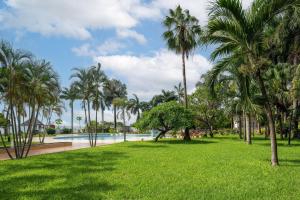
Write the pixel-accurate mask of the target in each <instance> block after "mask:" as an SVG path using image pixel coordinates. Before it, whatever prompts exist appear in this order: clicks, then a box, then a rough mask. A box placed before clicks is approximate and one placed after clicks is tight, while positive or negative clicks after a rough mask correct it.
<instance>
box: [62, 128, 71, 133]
mask: <svg viewBox="0 0 300 200" xmlns="http://www.w3.org/2000/svg"><path fill="white" fill-rule="evenodd" d="M61 133H62V134H71V133H72V129H70V128H63V129H62V131H61Z"/></svg>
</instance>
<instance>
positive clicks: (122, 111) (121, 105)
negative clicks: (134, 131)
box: [112, 98, 130, 142]
mask: <svg viewBox="0 0 300 200" xmlns="http://www.w3.org/2000/svg"><path fill="white" fill-rule="evenodd" d="M112 104H113V105H114V106H115V107H116V108H117V110H119V111H118V113H117V118H118V119H121V120H123V126H124V128H123V131H124V133H123V135H124V142H125V141H126V130H125V127H126V119H128V120H130V113H129V111H128V109H127V106H128V102H127V99H125V98H115V99H114V100H113V102H112Z"/></svg>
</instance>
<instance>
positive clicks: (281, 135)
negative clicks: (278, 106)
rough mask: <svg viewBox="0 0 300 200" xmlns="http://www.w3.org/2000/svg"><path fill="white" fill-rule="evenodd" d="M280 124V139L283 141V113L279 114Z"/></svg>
mask: <svg viewBox="0 0 300 200" xmlns="http://www.w3.org/2000/svg"><path fill="white" fill-rule="evenodd" d="M278 123H279V128H280V139H281V140H283V132H284V131H283V125H282V116H281V113H280V112H278Z"/></svg>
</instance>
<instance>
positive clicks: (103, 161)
mask: <svg viewBox="0 0 300 200" xmlns="http://www.w3.org/2000/svg"><path fill="white" fill-rule="evenodd" d="M127 157H128V156H127V155H126V154H125V153H123V152H116V151H99V150H97V149H89V150H81V151H70V152H64V153H56V154H49V155H42V156H35V157H30V158H28V159H26V160H20V161H9V162H4V163H3V164H2V165H0V171H1V174H2V175H1V179H0V193H1V198H3V199H19V198H25V199H95V198H97V199H102V198H104V193H105V192H109V191H111V190H116V189H117V188H118V187H121V186H122V185H120V184H111V183H109V182H107V181H105V179H103V177H102V178H100V177H101V175H102V174H103V173H105V172H106V173H110V172H111V171H113V170H115V169H116V168H117V167H118V164H119V162H118V161H119V160H121V159H126V158H127Z"/></svg>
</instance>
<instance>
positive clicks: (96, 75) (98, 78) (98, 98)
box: [90, 63, 107, 147]
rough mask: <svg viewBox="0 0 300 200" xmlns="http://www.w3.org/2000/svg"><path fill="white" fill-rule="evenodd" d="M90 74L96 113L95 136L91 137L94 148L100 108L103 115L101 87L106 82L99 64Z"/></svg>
mask: <svg viewBox="0 0 300 200" xmlns="http://www.w3.org/2000/svg"><path fill="white" fill-rule="evenodd" d="M90 73H91V74H92V77H91V78H92V79H93V83H92V84H93V91H92V94H91V95H92V107H93V109H94V110H95V111H96V120H95V121H96V123H95V135H91V138H93V140H92V146H93V147H95V146H96V143H97V128H98V127H97V125H98V111H99V108H102V114H103V106H102V105H101V104H102V102H103V100H102V99H103V94H102V91H101V89H102V86H103V84H104V82H105V81H106V79H107V78H106V75H105V74H104V72H103V71H102V70H101V64H100V63H98V66H97V67H92V68H91V69H90ZM102 119H103V117H102Z"/></svg>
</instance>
